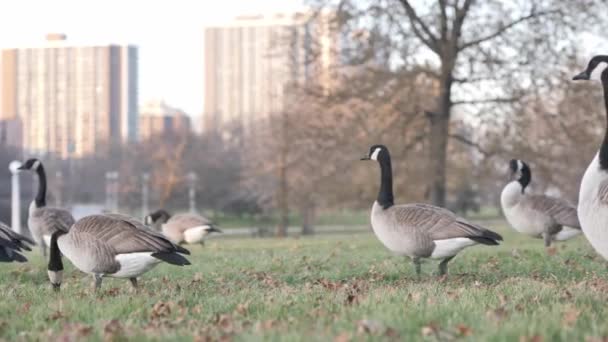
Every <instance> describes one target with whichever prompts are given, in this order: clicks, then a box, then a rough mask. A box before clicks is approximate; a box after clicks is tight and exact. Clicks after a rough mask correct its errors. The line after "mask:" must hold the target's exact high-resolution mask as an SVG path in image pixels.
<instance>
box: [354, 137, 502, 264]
mask: <svg viewBox="0 0 608 342" xmlns="http://www.w3.org/2000/svg"><path fill="white" fill-rule="evenodd" d="M361 160H375V161H377V162H378V163H379V164H380V192H379V193H378V199H377V200H376V201H375V202H374V205H373V206H372V213H371V222H372V228H373V230H374V233H375V234H376V237H378V239H379V240H380V242H382V243H383V244H384V246H386V248H388V249H389V250H390V251H392V252H394V253H396V254H398V255H404V256H409V257H410V258H411V259H412V261H413V262H414V266H415V268H416V274H417V275H420V259H422V258H431V259H441V262H440V263H439V274H440V275H444V274H446V273H447V270H448V266H447V265H448V262H449V261H450V260H452V258H454V257H455V256H456V254H458V252H460V251H461V250H463V249H464V248H466V247H469V246H472V245H475V244H484V245H498V241H501V240H502V237H501V236H500V235H498V234H496V233H494V232H493V231H490V230H488V229H485V228H483V227H481V226H478V225H475V224H472V223H470V222H467V221H466V220H464V219H463V218H460V217H458V216H456V215H455V214H454V213H452V212H451V211H449V210H447V209H444V208H440V207H436V206H433V205H429V204H421V203H415V204H405V205H395V203H394V201H393V175H392V169H391V157H390V154H389V152H388V149H387V148H386V146H384V145H374V146H372V147H371V148H370V150H369V155H367V156H366V157H364V158H361Z"/></svg>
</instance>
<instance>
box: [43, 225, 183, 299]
mask: <svg viewBox="0 0 608 342" xmlns="http://www.w3.org/2000/svg"><path fill="white" fill-rule="evenodd" d="M50 248H51V250H50V258H49V263H48V268H47V270H48V276H49V280H50V282H51V284H52V285H53V288H54V289H55V290H59V288H60V287H61V282H62V278H63V262H62V260H61V257H62V255H63V256H65V257H66V258H68V259H69V260H70V261H71V262H72V264H74V266H75V267H76V268H78V269H79V270H81V271H82V272H84V273H87V274H90V275H92V276H93V278H94V284H95V290H98V289H99V288H100V287H101V282H102V280H103V278H104V277H114V278H127V279H129V280H130V281H131V284H132V286H133V287H134V288H135V289H137V278H138V277H139V276H141V275H142V274H144V273H146V272H148V271H149V270H151V269H152V268H153V267H155V266H156V265H158V264H159V263H161V262H163V261H164V262H166V263H169V264H172V265H177V266H184V265H190V262H189V261H188V259H186V258H185V257H184V256H183V255H182V254H190V252H189V251H188V250H187V249H185V248H182V247H180V246H178V245H175V244H173V243H172V242H171V241H169V240H168V239H167V238H166V237H164V236H162V235H161V234H160V233H158V232H155V231H153V230H152V229H149V228H148V227H147V226H146V225H144V224H143V223H141V222H139V221H138V220H136V219H135V218H133V217H130V216H126V215H122V214H102V215H91V216H86V217H83V218H82V219H80V220H78V222H76V223H75V224H74V226H72V228H71V229H70V231H69V232H65V231H62V230H58V231H56V232H54V233H53V234H52V236H51V240H50Z"/></svg>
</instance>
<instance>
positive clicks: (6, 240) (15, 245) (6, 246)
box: [0, 222, 34, 262]
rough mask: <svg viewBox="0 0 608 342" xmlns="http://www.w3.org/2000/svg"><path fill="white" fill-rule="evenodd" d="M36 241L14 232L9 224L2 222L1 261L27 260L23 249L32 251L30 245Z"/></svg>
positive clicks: (0, 239)
mask: <svg viewBox="0 0 608 342" xmlns="http://www.w3.org/2000/svg"><path fill="white" fill-rule="evenodd" d="M33 244H34V241H32V240H30V238H28V237H25V236H23V235H21V234H17V233H16V232H14V231H13V230H12V229H11V228H10V227H9V226H7V225H5V224H4V223H2V222H0V262H13V261H16V262H26V261H27V258H26V257H25V256H23V254H22V252H23V251H31V250H32V249H31V248H30V246H29V245H33Z"/></svg>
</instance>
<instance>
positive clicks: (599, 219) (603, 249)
mask: <svg viewBox="0 0 608 342" xmlns="http://www.w3.org/2000/svg"><path fill="white" fill-rule="evenodd" d="M600 64H603V67H604V69H603V71H602V74H601V81H602V87H603V88H604V106H605V110H606V119H607V121H608V68H606V65H608V56H605V55H604V56H602V55H599V56H595V57H593V58H592V59H591V60H590V61H589V64H588V65H587V69H585V71H583V72H581V73H580V74H578V75H576V76H574V78H573V80H589V79H591V74H592V73H593V71H594V70H595V69H596V68H597V67H598V66H599V65H600ZM578 201H579V202H578V217H579V220H580V221H581V227H582V229H583V233H584V234H585V237H586V238H587V240H589V243H591V246H593V248H594V249H595V250H596V251H597V252H598V253H599V254H601V255H602V256H603V257H604V259H608V127H607V128H606V130H605V132H604V138H603V140H602V143H601V145H600V149H599V151H598V153H596V155H595V157H594V158H593V160H592V161H591V163H590V164H589V166H588V167H587V170H586V171H585V174H584V175H583V180H582V181H581V187H580V191H579V198H578Z"/></svg>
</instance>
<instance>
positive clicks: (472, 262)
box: [0, 226, 608, 341]
mask: <svg viewBox="0 0 608 342" xmlns="http://www.w3.org/2000/svg"><path fill="white" fill-rule="evenodd" d="M497 230H498V231H500V232H501V233H502V234H503V235H504V236H505V240H506V242H505V243H504V244H503V245H501V246H500V247H486V246H476V247H472V248H469V249H467V250H466V251H465V252H464V253H461V255H459V256H458V257H456V258H455V259H454V260H452V262H451V263H450V268H449V271H450V275H449V276H448V277H447V278H444V279H440V278H438V277H437V276H436V272H437V262H433V261H428V262H426V263H425V264H424V265H423V276H422V277H421V278H420V279H417V278H416V277H415V275H414V269H413V267H412V265H411V263H410V262H409V260H406V259H405V258H403V257H397V256H393V255H391V254H390V253H389V252H388V251H387V250H386V249H385V248H384V247H383V246H382V245H381V244H380V243H379V242H378V241H377V240H376V239H375V237H374V236H373V235H372V234H369V233H359V234H343V235H333V236H326V235H324V236H318V237H312V238H299V239H295V238H287V239H282V240H280V239H212V240H210V241H208V242H207V244H206V246H205V247H200V246H195V247H191V251H192V256H191V257H190V260H191V261H192V263H193V265H192V266H189V267H183V268H179V267H172V266H169V265H160V266H158V267H157V268H155V269H154V270H152V271H151V272H149V273H147V274H145V275H144V276H143V277H142V278H141V280H140V286H141V290H140V292H139V293H138V294H136V293H133V292H132V291H131V289H130V284H129V282H128V281H127V280H121V279H105V280H104V283H103V285H102V290H101V291H100V293H99V294H98V295H94V294H92V291H91V279H90V277H87V276H85V275H84V274H82V273H80V272H79V271H77V270H75V269H74V268H73V267H72V266H71V265H70V264H69V262H65V264H66V268H67V269H66V274H65V279H64V284H63V286H62V290H61V292H60V293H54V292H53V291H52V290H51V289H50V285H49V284H48V282H47V278H46V271H45V266H44V262H43V261H42V258H41V257H40V256H39V254H38V253H37V252H38V251H35V252H32V253H29V254H28V257H29V258H30V260H31V262H30V263H27V264H2V265H0V266H1V268H0V292H1V293H2V301H1V302H0V338H2V339H6V340H15V339H23V340H57V339H60V338H62V339H64V340H82V339H91V340H126V339H128V340H159V341H160V340H167V339H170V340H180V341H192V340H193V338H194V339H195V340H198V341H207V340H217V339H224V340H254V341H262V340H264V341H267V340H276V341H279V340H281V341H284V340H289V341H300V340H316V341H331V340H336V341H348V340H407V341H412V340H431V341H432V340H442V341H446V340H447V341H450V340H476V341H518V340H527V341H541V340H544V341H558V340H562V341H585V340H586V339H587V340H589V341H595V339H597V340H598V341H599V340H600V339H601V338H602V337H606V336H608V323H607V322H608V306H607V305H606V302H607V300H608V277H607V276H606V270H607V268H606V263H605V262H604V261H603V259H601V258H600V257H599V256H597V255H596V254H595V252H594V251H593V250H592V248H591V247H590V246H589V245H588V243H587V242H586V240H585V239H584V237H582V236H580V237H577V238H576V239H574V240H571V241H568V242H566V243H561V244H558V245H557V248H555V249H552V250H550V251H549V253H547V252H546V251H545V250H544V247H542V241H541V240H535V239H529V238H525V237H522V236H519V235H516V234H514V233H513V232H511V231H509V230H508V229H507V228H506V227H504V226H503V227H501V228H499V229H497ZM548 254H551V255H548Z"/></svg>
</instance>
